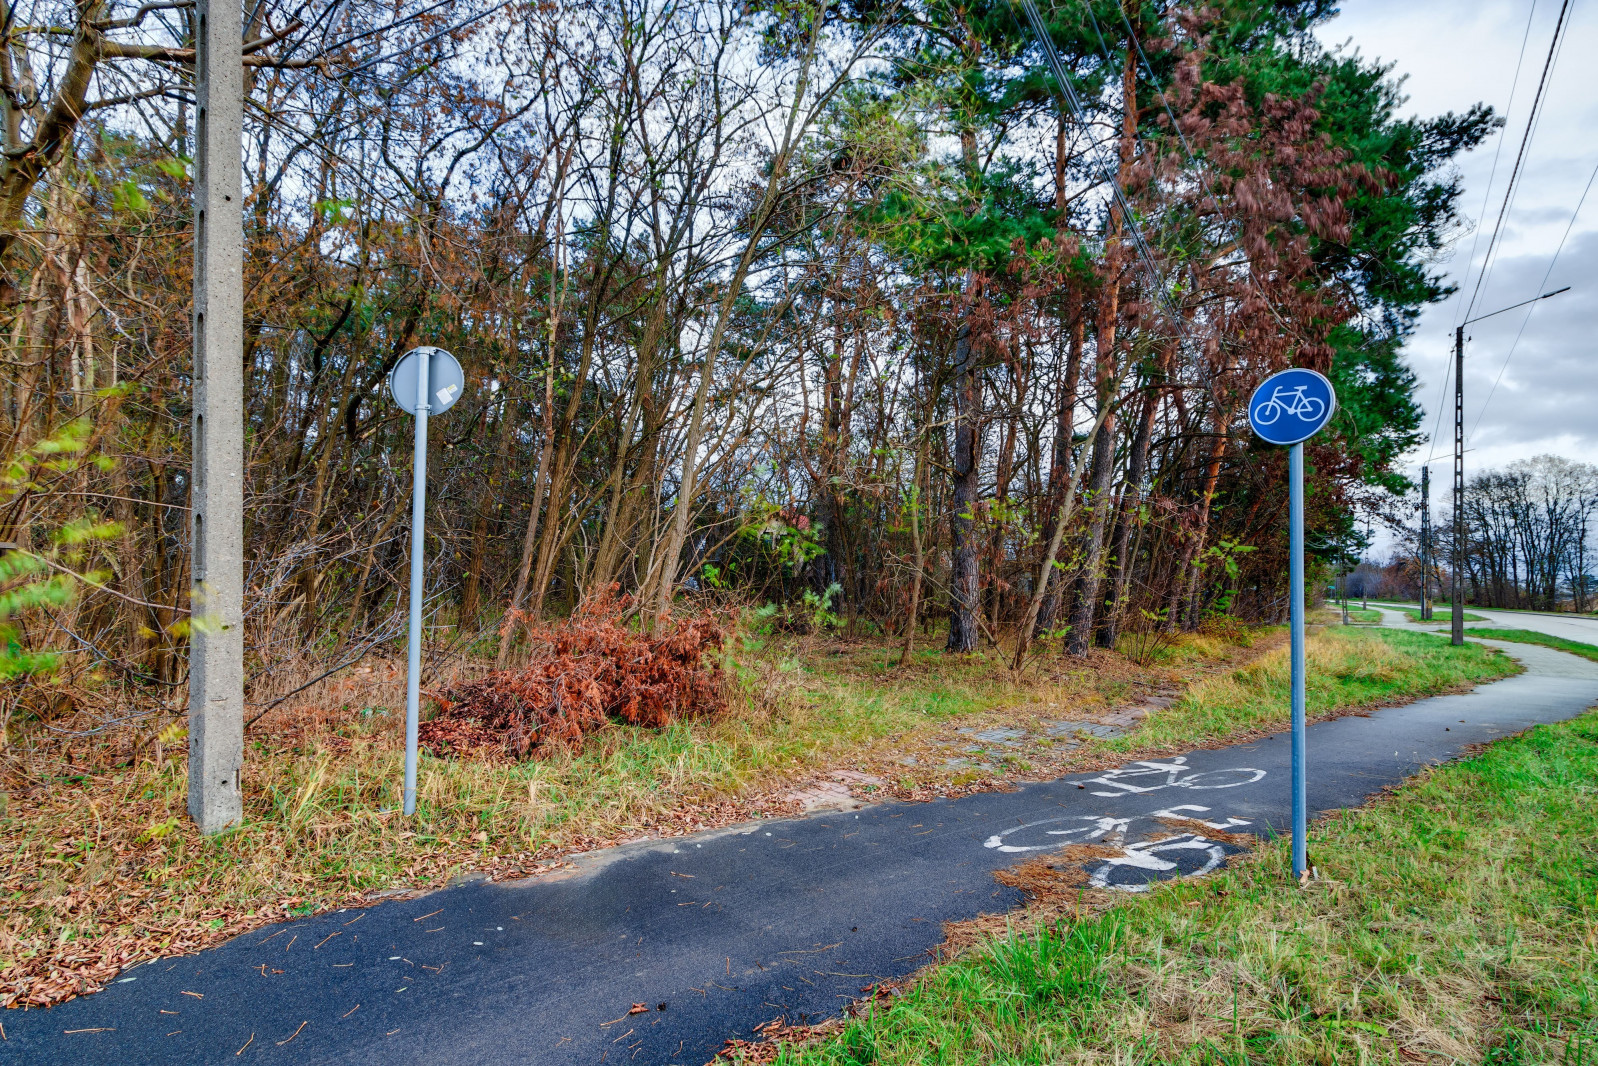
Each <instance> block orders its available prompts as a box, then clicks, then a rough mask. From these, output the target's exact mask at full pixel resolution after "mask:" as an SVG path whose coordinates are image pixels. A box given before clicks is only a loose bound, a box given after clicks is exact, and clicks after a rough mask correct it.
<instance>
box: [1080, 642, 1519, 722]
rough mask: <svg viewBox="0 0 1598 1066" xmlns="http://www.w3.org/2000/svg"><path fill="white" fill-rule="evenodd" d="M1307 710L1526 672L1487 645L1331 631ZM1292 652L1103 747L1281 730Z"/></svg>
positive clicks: (1310, 664)
mask: <svg viewBox="0 0 1598 1066" xmlns="http://www.w3.org/2000/svg"><path fill="white" fill-rule="evenodd" d="M1305 654H1306V671H1305V703H1306V709H1307V711H1308V714H1309V716H1310V717H1311V718H1316V717H1325V716H1328V715H1333V714H1337V713H1340V712H1344V711H1348V710H1350V709H1353V708H1362V707H1378V706H1384V705H1388V704H1394V703H1403V702H1405V701H1407V700H1412V699H1419V698H1421V697H1423V696H1434V695H1437V694H1439V693H1443V692H1453V691H1459V690H1461V689H1465V688H1469V687H1470V686H1472V685H1475V684H1478V683H1480V682H1483V681H1491V680H1495V679H1497V678H1500V677H1507V676H1509V675H1511V674H1516V673H1519V672H1520V669H1521V668H1520V666H1518V665H1517V664H1516V663H1514V662H1513V661H1511V660H1510V659H1509V658H1508V657H1507V656H1505V655H1502V654H1500V653H1499V652H1497V651H1496V650H1495V649H1492V648H1488V647H1486V646H1484V645H1480V644H1466V645H1464V646H1463V647H1459V648H1456V647H1453V646H1452V645H1450V644H1449V643H1448V641H1447V640H1445V639H1443V638H1441V637H1438V636H1435V635H1433V634H1431V633H1415V632H1409V631H1406V630H1398V629H1345V628H1342V627H1340V626H1338V627H1331V628H1327V629H1323V630H1321V631H1319V632H1317V633H1314V634H1312V635H1311V637H1310V639H1309V642H1308V644H1307V646H1306V650H1305ZM1288 667H1289V664H1288V654H1287V649H1286V648H1279V649H1277V650H1275V651H1272V652H1270V653H1268V654H1266V655H1262V656H1261V657H1260V658H1258V659H1256V660H1255V661H1254V662H1252V663H1250V664H1249V665H1247V666H1245V667H1242V668H1241V669H1238V670H1235V671H1232V672H1231V673H1228V674H1225V675H1222V676H1220V677H1215V678H1211V679H1209V680H1207V681H1201V682H1199V683H1198V684H1196V685H1194V686H1192V687H1191V688H1189V689H1188V690H1187V692H1186V693H1185V694H1184V695H1183V696H1182V698H1181V699H1179V700H1178V701H1177V702H1176V703H1174V704H1172V705H1171V706H1170V707H1167V708H1166V709H1164V710H1163V711H1160V712H1158V713H1157V714H1153V715H1150V716H1149V717H1148V718H1147V719H1145V720H1144V722H1143V723H1142V727H1141V728H1140V729H1138V730H1136V731H1135V732H1133V733H1131V734H1130V735H1128V736H1126V737H1123V738H1119V739H1117V740H1112V741H1101V742H1098V744H1099V746H1100V747H1102V748H1103V749H1104V750H1109V751H1126V750H1132V749H1138V748H1150V747H1158V748H1172V749H1175V750H1181V749H1183V748H1185V747H1191V746H1194V745H1197V744H1204V743H1208V742H1210V741H1214V740H1218V739H1221V738H1224V737H1227V736H1230V735H1235V734H1237V733H1243V732H1250V731H1256V730H1274V729H1279V728H1282V727H1284V726H1286V725H1287V723H1288V718H1289V710H1290V709H1289V706H1288V693H1289V683H1290V675H1289V669H1288Z"/></svg>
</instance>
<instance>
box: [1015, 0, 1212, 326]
mask: <svg viewBox="0 0 1598 1066" xmlns="http://www.w3.org/2000/svg"><path fill="white" fill-rule="evenodd" d="M1020 2H1021V6H1022V8H1023V9H1024V10H1025V11H1026V15H1027V19H1028V21H1030V22H1031V23H1032V32H1033V34H1034V35H1036V37H1037V39H1038V43H1039V44H1040V45H1041V46H1042V48H1043V55H1044V58H1045V59H1046V60H1047V61H1048V64H1049V68H1050V72H1051V73H1052V74H1053V75H1054V78H1055V80H1056V81H1057V82H1059V83H1060V91H1061V93H1062V94H1064V96H1065V102H1066V106H1067V107H1069V108H1070V109H1071V114H1072V116H1073V117H1075V119H1076V120H1077V122H1078V123H1079V124H1080V125H1081V126H1082V127H1083V128H1084V129H1086V128H1088V119H1087V109H1086V108H1085V107H1084V106H1083V104H1082V98H1081V97H1080V96H1079V95H1078V94H1077V91H1076V85H1075V84H1074V83H1073V82H1072V81H1071V79H1070V77H1069V76H1068V75H1067V74H1066V71H1065V64H1064V63H1063V62H1061V60H1060V54H1059V52H1057V51H1055V48H1054V39H1053V38H1052V37H1050V36H1049V30H1048V26H1047V25H1046V24H1045V23H1044V21H1043V16H1042V15H1040V14H1039V13H1038V7H1037V4H1035V3H1034V2H1033V0H1020ZM1089 143H1090V144H1092V145H1093V146H1094V147H1095V148H1098V147H1099V145H1098V142H1097V141H1095V140H1093V139H1092V138H1091V136H1090V139H1089ZM1093 157H1094V163H1095V164H1097V165H1098V168H1099V170H1100V176H1101V177H1102V179H1103V180H1104V182H1105V184H1107V185H1108V186H1109V187H1110V197H1111V199H1112V200H1113V201H1114V202H1115V205H1116V207H1118V208H1119V209H1120V212H1121V219H1122V223H1123V225H1124V226H1125V228H1126V231H1127V232H1129V233H1130V234H1131V237H1132V244H1133V246H1134V247H1135V248H1136V249H1137V253H1138V257H1139V258H1140V259H1142V260H1143V265H1144V267H1145V268H1146V269H1147V270H1148V272H1149V278H1150V280H1151V281H1152V282H1153V289H1154V293H1155V295H1156V297H1157V298H1158V299H1159V301H1160V303H1161V304H1162V305H1164V307H1165V311H1166V313H1167V314H1168V315H1170V317H1171V324H1172V325H1173V326H1174V327H1175V328H1176V331H1177V333H1179V334H1180V335H1181V337H1182V339H1183V340H1184V341H1187V342H1188V344H1189V345H1190V346H1191V344H1192V340H1191V338H1190V337H1189V336H1188V333H1187V328H1186V325H1185V324H1184V323H1183V321H1182V317H1181V315H1179V314H1178V313H1177V312H1176V308H1175V307H1174V306H1173V305H1172V304H1171V300H1170V294H1169V293H1167V292H1166V291H1165V280H1164V278H1163V277H1162V276H1161V274H1160V270H1159V267H1158V266H1157V265H1156V264H1155V262H1154V253H1153V251H1152V250H1151V249H1150V247H1149V244H1148V241H1147V240H1145V239H1144V237H1143V231H1142V230H1141V229H1140V228H1139V227H1138V224H1137V216H1135V215H1134V214H1133V213H1132V205H1131V202H1130V201H1129V200H1128V199H1127V197H1126V194H1125V192H1124V191H1123V190H1122V189H1121V183H1120V182H1119V181H1118V180H1117V179H1116V175H1115V171H1114V169H1113V168H1112V167H1110V166H1109V165H1108V164H1107V163H1106V162H1105V161H1104V159H1103V153H1102V152H1098V151H1095V152H1094V153H1093Z"/></svg>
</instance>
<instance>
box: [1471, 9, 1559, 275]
mask: <svg viewBox="0 0 1598 1066" xmlns="http://www.w3.org/2000/svg"><path fill="white" fill-rule="evenodd" d="M1568 40H1570V27H1569V24H1568V23H1567V24H1566V27H1565V33H1564V36H1562V37H1560V38H1559V41H1558V46H1557V51H1556V52H1555V53H1554V63H1553V71H1557V70H1558V69H1559V59H1560V57H1561V56H1563V55H1564V54H1565V42H1566V41H1568ZM1547 115H1548V109H1547V108H1546V107H1545V108H1543V109H1542V110H1540V111H1538V112H1537V113H1536V114H1535V115H1533V116H1531V123H1532V126H1531V138H1530V141H1529V143H1528V145H1527V148H1526V167H1525V169H1526V171H1527V172H1529V171H1530V169H1531V149H1533V148H1535V147H1537V134H1538V133H1540V132H1542V126H1543V119H1544V118H1546V117H1547ZM1524 176H1525V175H1524V174H1523V175H1522V178H1524ZM1525 188H1526V183H1525V181H1524V180H1522V181H1520V182H1518V183H1516V185H1515V187H1514V188H1513V189H1511V190H1510V192H1509V210H1508V211H1507V212H1506V213H1505V215H1504V217H1505V218H1506V219H1509V218H1513V217H1514V216H1515V205H1516V204H1517V203H1519V201H1520V194H1521V192H1522V191H1524V190H1525ZM1502 259H1503V248H1502V247H1500V248H1499V249H1498V251H1497V253H1495V254H1494V255H1493V256H1492V259H1491V261H1490V262H1484V263H1482V270H1483V271H1484V274H1483V275H1482V279H1481V282H1480V284H1481V288H1482V291H1484V292H1491V291H1492V283H1493V274H1494V272H1495V271H1497V269H1498V264H1499V262H1500V261H1501V260H1502Z"/></svg>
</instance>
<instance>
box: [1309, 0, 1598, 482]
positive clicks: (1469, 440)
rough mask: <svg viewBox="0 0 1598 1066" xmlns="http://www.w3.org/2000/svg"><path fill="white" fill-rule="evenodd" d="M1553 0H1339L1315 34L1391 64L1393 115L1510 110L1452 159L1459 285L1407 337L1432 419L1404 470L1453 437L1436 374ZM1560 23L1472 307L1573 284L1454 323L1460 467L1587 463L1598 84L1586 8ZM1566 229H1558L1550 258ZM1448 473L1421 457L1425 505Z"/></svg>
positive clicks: (1592, 10)
mask: <svg viewBox="0 0 1598 1066" xmlns="http://www.w3.org/2000/svg"><path fill="white" fill-rule="evenodd" d="M1560 3H1561V0H1346V2H1345V3H1343V4H1342V13H1341V14H1340V15H1339V16H1338V17H1336V18H1335V19H1332V20H1331V21H1330V22H1328V23H1327V24H1326V25H1325V26H1323V27H1322V28H1321V31H1320V37H1321V39H1322V40H1323V41H1324V42H1325V43H1326V44H1328V45H1330V46H1340V47H1344V48H1348V49H1357V50H1358V51H1359V52H1360V53H1361V54H1362V55H1365V56H1367V57H1373V58H1376V59H1380V60H1381V61H1383V62H1385V63H1392V64H1394V65H1395V66H1394V70H1393V74H1394V76H1402V77H1403V78H1404V91H1405V92H1406V93H1407V94H1408V97H1409V100H1408V102H1407V104H1405V108H1404V110H1405V112H1406V113H1415V114H1421V115H1435V114H1440V113H1442V112H1444V111H1463V110H1464V109H1465V108H1468V107H1469V106H1470V105H1472V104H1473V103H1475V102H1477V101H1484V102H1486V103H1488V104H1490V105H1492V107H1493V108H1494V109H1495V110H1496V111H1497V112H1498V113H1499V114H1500V115H1506V116H1507V118H1508V123H1509V124H1508V126H1507V127H1506V128H1505V129H1504V131H1503V132H1502V133H1500V134H1499V135H1498V136H1497V137H1494V138H1493V139H1492V140H1490V141H1488V142H1487V143H1486V144H1485V145H1484V146H1482V147H1481V148H1478V149H1477V150H1476V151H1475V152H1472V153H1471V154H1470V155H1468V156H1465V157H1464V158H1462V159H1461V160H1460V161H1459V169H1460V173H1461V175H1462V176H1463V178H1464V190H1465V192H1464V197H1463V203H1462V208H1463V212H1464V214H1465V215H1466V216H1467V222H1468V226H1467V228H1466V229H1465V230H1464V231H1463V232H1461V233H1460V234H1459V235H1458V238H1457V240H1456V241H1455V244H1454V249H1453V252H1452V254H1451V255H1450V256H1449V258H1448V260H1447V261H1446V262H1445V263H1444V264H1442V265H1443V266H1444V267H1445V268H1446V270H1447V272H1448V275H1449V277H1450V279H1451V280H1452V281H1453V282H1454V283H1455V284H1456V285H1458V286H1459V288H1460V290H1461V292H1460V293H1459V294H1456V295H1455V296H1454V297H1453V298H1452V299H1450V300H1448V301H1447V302H1445V303H1442V304H1439V305H1437V306H1434V307H1432V308H1429V309H1428V310H1427V311H1426V312H1425V314H1424V315H1423V316H1422V318H1421V320H1420V327H1419V329H1418V330H1417V331H1416V333H1415V335H1414V337H1413V338H1412V340H1411V341H1410V344H1409V347H1408V356H1409V362H1410V365H1411V366H1412V367H1413V368H1414V369H1415V371H1416V373H1417V374H1418V376H1419V377H1420V381H1421V399H1422V402H1423V404H1424V405H1425V408H1426V412H1427V415H1426V430H1427V432H1428V434H1430V433H1431V432H1432V427H1433V426H1437V427H1438V429H1437V440H1436V442H1435V444H1432V443H1428V444H1426V445H1423V446H1422V448H1421V450H1420V452H1419V453H1418V454H1415V455H1412V456H1410V457H1409V459H1410V463H1411V472H1412V473H1414V474H1415V475H1417V476H1418V474H1419V467H1418V465H1416V464H1419V463H1420V462H1422V461H1424V460H1425V459H1426V458H1427V457H1428V456H1430V455H1433V454H1441V455H1444V456H1446V455H1447V454H1448V453H1449V451H1450V449H1451V447H1452V440H1453V436H1452V434H1453V422H1452V419H1453V398H1452V395H1451V393H1445V392H1444V388H1445V380H1444V372H1445V370H1446V369H1447V367H1448V364H1449V362H1450V361H1451V360H1452V358H1453V356H1452V344H1453V332H1454V326H1455V324H1456V323H1457V322H1458V320H1459V319H1460V317H1462V315H1463V313H1464V309H1465V304H1466V302H1467V301H1468V300H1469V298H1470V295H1471V291H1472V290H1473V289H1474V288H1475V287H1476V285H1477V277H1478V275H1479V273H1480V269H1481V266H1482V262H1483V260H1484V258H1485V255H1486V251H1487V244H1488V238H1489V237H1490V236H1491V233H1492V227H1493V222H1494V220H1495V218H1496V217H1497V215H1498V212H1499V210H1500V207H1501V206H1502V204H1503V201H1504V190H1505V185H1506V182H1507V180H1508V178H1509V174H1510V170H1511V169H1512V168H1513V166H1514V162H1515V153H1516V151H1517V150H1518V149H1519V147H1520V141H1521V137H1522V136H1523V135H1524V133H1525V130H1526V122H1527V118H1528V115H1529V113H1530V110H1531V103H1532V98H1533V96H1534V95H1535V93H1536V90H1537V81H1538V78H1539V77H1540V75H1541V73H1542V69H1543V64H1544V61H1545V60H1546V58H1547V56H1548V49H1549V44H1550V41H1551V40H1552V37H1553V32H1554V24H1555V20H1556V18H1557V16H1558V14H1559V8H1560ZM1566 21H1567V23H1568V29H1567V31H1566V33H1565V39H1564V41H1563V44H1562V45H1561V47H1560V51H1559V54H1558V55H1557V56H1556V58H1555V61H1554V66H1553V69H1552V71H1551V73H1550V74H1549V79H1548V85H1547V87H1546V88H1545V90H1544V99H1543V103H1542V105H1541V108H1540V116H1539V118H1538V121H1537V124H1536V127H1535V130H1534V132H1533V135H1532V140H1531V143H1530V145H1529V147H1528V148H1527V152H1526V158H1525V160H1524V161H1523V162H1522V164H1521V167H1522V173H1521V176H1520V178H1519V179H1518V181H1517V186H1518V191H1517V192H1516V193H1515V195H1514V198H1513V200H1512V201H1511V203H1510V207H1509V213H1508V214H1507V216H1506V217H1505V219H1504V224H1503V229H1502V231H1501V233H1500V236H1499V239H1498V240H1499V248H1498V250H1497V251H1495V253H1494V262H1493V264H1492V266H1491V269H1490V270H1489V272H1488V274H1487V277H1486V279H1485V282H1484V283H1483V284H1482V285H1481V292H1480V295H1479V296H1478V297H1477V301H1476V309H1475V311H1474V314H1476V315H1480V314H1483V313H1486V312H1489V311H1496V310H1497V309H1499V308H1501V307H1504V306H1506V305H1509V304H1514V303H1518V302H1519V301H1521V300H1525V299H1528V298H1529V297H1532V296H1535V295H1537V294H1538V293H1539V292H1546V291H1549V290H1551V289H1557V288H1559V287H1561V286H1564V285H1570V286H1572V287H1573V288H1572V290H1571V291H1570V292H1567V293H1565V294H1563V295H1561V296H1556V297H1553V298H1552V299H1549V300H1545V301H1540V302H1538V303H1536V304H1534V305H1532V308H1531V314H1530V316H1529V317H1528V316H1527V312H1526V310H1524V309H1523V310H1516V311H1509V312H1506V313H1505V314H1501V315H1497V316H1496V317H1493V318H1491V319H1488V320H1487V321H1484V322H1480V323H1478V324H1476V325H1474V326H1471V327H1468V328H1467V330H1466V334H1467V337H1469V338H1470V339H1469V340H1468V341H1467V343H1466V346H1465V432H1466V435H1467V436H1466V447H1467V448H1468V449H1473V450H1472V451H1470V452H1469V453H1468V454H1467V455H1466V457H1465V462H1466V471H1467V475H1468V474H1469V473H1470V472H1472V471H1473V470H1481V469H1483V468H1485V467H1490V466H1501V465H1503V464H1504V463H1507V462H1509V461H1511V460H1514V459H1519V458H1525V457H1530V456H1533V455H1539V454H1542V453H1545V452H1552V453H1555V454H1560V455H1565V456H1568V457H1570V458H1572V459H1583V460H1586V461H1589V462H1598V359H1595V358H1594V355H1595V352H1598V186H1595V187H1594V188H1593V189H1592V191H1591V192H1589V193H1588V194H1587V199H1586V202H1585V204H1584V205H1583V206H1582V208H1581V210H1580V213H1579V214H1578V215H1577V216H1576V217H1575V222H1574V225H1573V226H1572V225H1571V218H1572V213H1573V212H1574V211H1575V209H1576V205H1577V202H1578V201H1579V200H1580V199H1581V197H1582V190H1583V188H1584V187H1586V186H1587V185H1588V183H1589V181H1590V180H1591V178H1592V176H1593V174H1594V167H1595V164H1598V136H1595V132H1598V94H1595V93H1594V92H1593V86H1594V82H1595V81H1598V70H1595V64H1594V59H1593V56H1594V55H1598V3H1593V2H1592V0H1587V2H1585V3H1582V2H1577V0H1571V2H1570V10H1569V12H1568V13H1567V15H1566ZM1528 26H1529V32H1528ZM1522 40H1524V41H1525V51H1524V59H1523V60H1520V77H1519V83H1518V85H1517V84H1516V79H1515V68H1516V63H1517V60H1518V59H1519V58H1520V56H1521V50H1522V45H1521V42H1522ZM1495 154H1496V156H1497V165H1496V169H1495V166H1494V156H1495ZM1567 227H1570V229H1569V236H1568V238H1567V239H1566V240H1565V242H1564V247H1563V250H1561V251H1560V252H1559V256H1558V260H1557V262H1555V261H1554V253H1555V250H1556V249H1557V248H1559V245H1560V239H1561V237H1562V236H1564V235H1565V233H1566V229H1567ZM1478 231H1479V232H1478ZM1473 248H1474V254H1473ZM1551 262H1552V265H1553V269H1552V273H1551V274H1550V273H1548V271H1549V266H1550V263H1551ZM1545 275H1547V282H1546V285H1545V284H1544V276H1545ZM1517 333H1518V334H1520V337H1519V342H1518V344H1517V343H1516V335H1517ZM1512 348H1513V354H1512V355H1511V349H1512ZM1506 357H1507V358H1508V361H1507V363H1506V361H1505V360H1506ZM1495 381H1496V387H1495ZM1447 384H1448V385H1449V386H1451V385H1452V382H1451V381H1449V382H1447ZM1440 409H1441V411H1442V421H1441V423H1440V424H1439V422H1438V420H1437V417H1438V412H1439V410H1440ZM1433 449H1436V452H1435V453H1434V452H1433ZM1449 470H1450V468H1449V466H1448V464H1447V463H1446V462H1444V463H1442V464H1438V465H1434V466H1433V467H1432V474H1433V477H1434V478H1439V477H1440V478H1442V479H1443V484H1442V485H1441V486H1436V487H1434V489H1433V493H1434V495H1433V499H1437V498H1438V496H1439V495H1440V494H1439V493H1438V489H1439V488H1441V489H1443V491H1446V485H1447V478H1448V477H1450V476H1451V475H1450V473H1449Z"/></svg>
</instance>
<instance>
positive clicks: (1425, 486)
mask: <svg viewBox="0 0 1598 1066" xmlns="http://www.w3.org/2000/svg"><path fill="white" fill-rule="evenodd" d="M1431 553H1432V468H1431V467H1429V466H1422V467H1421V468H1420V620H1421V621H1422V622H1430V621H1431V620H1432V601H1431V587H1432V571H1431V565H1432V564H1431Z"/></svg>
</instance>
